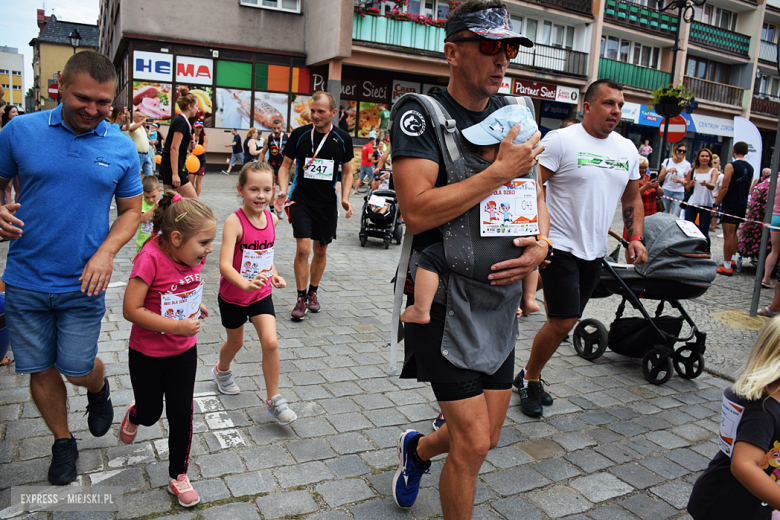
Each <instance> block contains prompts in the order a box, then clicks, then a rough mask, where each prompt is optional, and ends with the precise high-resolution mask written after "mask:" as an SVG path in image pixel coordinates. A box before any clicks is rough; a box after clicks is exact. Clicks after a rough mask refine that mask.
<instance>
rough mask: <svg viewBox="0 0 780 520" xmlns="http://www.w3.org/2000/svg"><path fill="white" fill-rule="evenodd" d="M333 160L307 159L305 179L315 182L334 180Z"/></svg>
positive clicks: (304, 169)
mask: <svg viewBox="0 0 780 520" xmlns="http://www.w3.org/2000/svg"><path fill="white" fill-rule="evenodd" d="M333 171H334V165H333V159H314V160H313V161H312V160H311V159H309V158H307V159H306V165H305V166H304V168H303V178H304V179H312V180H315V181H332V180H333Z"/></svg>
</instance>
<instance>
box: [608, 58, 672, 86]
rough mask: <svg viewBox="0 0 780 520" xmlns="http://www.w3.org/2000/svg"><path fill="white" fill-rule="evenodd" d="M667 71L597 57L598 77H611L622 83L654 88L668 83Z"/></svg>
mask: <svg viewBox="0 0 780 520" xmlns="http://www.w3.org/2000/svg"><path fill="white" fill-rule="evenodd" d="M669 77H670V75H669V73H668V72H662V71H660V70H656V69H651V68H649V67H641V66H639V65H631V64H630V63H623V62H622V61H615V60H608V59H606V58H601V59H599V79H611V80H613V81H617V82H618V83H621V84H623V85H631V86H633V87H638V88H643V89H647V90H655V89H657V88H658V87H660V86H661V85H668V84H669Z"/></svg>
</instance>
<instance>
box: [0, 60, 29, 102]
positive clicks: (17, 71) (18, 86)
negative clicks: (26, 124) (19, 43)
mask: <svg viewBox="0 0 780 520" xmlns="http://www.w3.org/2000/svg"><path fill="white" fill-rule="evenodd" d="M0 85H2V86H3V89H5V93H4V94H3V101H5V102H6V103H8V104H11V105H15V106H17V107H19V108H24V106H23V105H24V55H23V54H20V53H19V49H17V48H16V47H3V46H0Z"/></svg>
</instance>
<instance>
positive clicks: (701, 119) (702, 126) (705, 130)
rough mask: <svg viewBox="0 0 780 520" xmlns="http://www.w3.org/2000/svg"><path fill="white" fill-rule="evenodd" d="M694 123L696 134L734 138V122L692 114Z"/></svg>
mask: <svg viewBox="0 0 780 520" xmlns="http://www.w3.org/2000/svg"><path fill="white" fill-rule="evenodd" d="M691 115H692V116H693V123H694V125H695V126H696V130H695V131H696V132H697V133H700V134H710V135H720V136H723V137H734V120H733V119H723V118H722V117H712V116H703V115H701V114H691Z"/></svg>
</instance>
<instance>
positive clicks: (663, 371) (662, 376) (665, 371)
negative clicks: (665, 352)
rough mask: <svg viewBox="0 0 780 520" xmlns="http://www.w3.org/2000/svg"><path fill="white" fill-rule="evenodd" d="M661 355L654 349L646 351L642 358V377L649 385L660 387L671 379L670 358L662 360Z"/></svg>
mask: <svg viewBox="0 0 780 520" xmlns="http://www.w3.org/2000/svg"><path fill="white" fill-rule="evenodd" d="M661 358H662V354H661V353H660V352H658V351H657V350H656V349H652V350H648V351H647V354H645V357H643V358H642V375H644V376H645V379H647V381H648V382H649V383H652V384H654V385H662V384H664V383H666V382H667V381H669V379H671V378H672V374H673V373H674V371H673V370H672V356H666V359H664V360H662V359H661Z"/></svg>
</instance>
